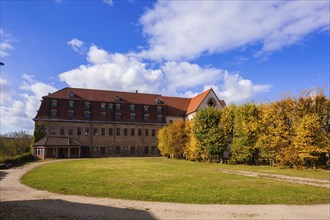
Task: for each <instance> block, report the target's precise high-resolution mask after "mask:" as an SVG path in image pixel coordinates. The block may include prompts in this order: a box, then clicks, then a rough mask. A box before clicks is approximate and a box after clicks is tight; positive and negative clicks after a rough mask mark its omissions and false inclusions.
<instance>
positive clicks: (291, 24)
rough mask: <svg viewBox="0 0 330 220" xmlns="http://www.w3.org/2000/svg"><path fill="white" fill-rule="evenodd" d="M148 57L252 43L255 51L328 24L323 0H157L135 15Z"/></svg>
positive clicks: (269, 48)
mask: <svg viewBox="0 0 330 220" xmlns="http://www.w3.org/2000/svg"><path fill="white" fill-rule="evenodd" d="M140 23H141V24H142V27H143V32H144V34H145V36H146V37H147V40H148V43H149V48H146V49H145V50H142V51H141V52H140V53H139V56H141V57H144V58H148V59H152V60H182V59H193V58H196V57H198V56H200V55H201V54H203V53H209V54H213V53H222V52H224V51H228V50H232V49H237V48H240V47H244V46H249V45H251V44H256V45H259V44H260V45H261V49H260V50H259V51H258V52H257V53H256V55H257V56H259V55H264V54H267V53H271V52H274V51H277V50H280V49H282V48H283V47H286V46H289V45H292V44H294V43H296V42H298V41H300V40H302V39H303V38H304V37H305V36H307V35H308V34H311V33H312V32H314V31H318V30H328V29H329V3H328V1H184V2H183V1H159V2H157V3H156V4H155V5H154V7H153V8H151V9H149V10H147V11H146V12H145V14H144V15H143V16H142V17H141V18H140Z"/></svg>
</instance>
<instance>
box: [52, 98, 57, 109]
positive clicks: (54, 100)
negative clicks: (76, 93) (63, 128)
mask: <svg viewBox="0 0 330 220" xmlns="http://www.w3.org/2000/svg"><path fill="white" fill-rule="evenodd" d="M52 107H54V108H56V107H57V100H56V99H53V100H52Z"/></svg>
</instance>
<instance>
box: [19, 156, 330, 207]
mask: <svg viewBox="0 0 330 220" xmlns="http://www.w3.org/2000/svg"><path fill="white" fill-rule="evenodd" d="M219 167H223V166H222V165H221V166H220V165H219V164H208V163H198V162H189V161H184V160H169V159H164V158H106V159H85V160H70V161H69V160H68V161H63V162H56V163H50V164H46V165H43V166H41V167H39V168H36V169H34V170H32V171H30V172H28V173H27V174H25V175H24V176H23V178H22V181H23V183H25V184H26V185H29V186H31V187H34V188H37V189H42V190H48V191H51V192H57V193H61V194H76V195H85V196H95V197H111V198H120V199H131V200H145V201H162V202H180V203H200V204H210V203H212V204H317V203H329V202H330V190H329V189H326V188H320V187H313V186H307V185H295V184H292V183H285V182H280V181H275V180H266V179H258V178H253V177H244V176H239V175H232V174H224V173H221V172H219V171H217V169H218V168H219Z"/></svg>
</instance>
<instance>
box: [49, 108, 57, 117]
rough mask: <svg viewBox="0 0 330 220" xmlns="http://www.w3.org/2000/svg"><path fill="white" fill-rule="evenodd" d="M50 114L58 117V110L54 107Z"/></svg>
mask: <svg viewBox="0 0 330 220" xmlns="http://www.w3.org/2000/svg"><path fill="white" fill-rule="evenodd" d="M50 114H51V116H52V117H53V118H55V117H57V110H56V109H52V110H51V113H50Z"/></svg>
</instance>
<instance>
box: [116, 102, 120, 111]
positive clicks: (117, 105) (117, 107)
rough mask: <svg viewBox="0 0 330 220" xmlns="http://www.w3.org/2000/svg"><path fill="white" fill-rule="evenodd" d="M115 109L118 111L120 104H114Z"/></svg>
mask: <svg viewBox="0 0 330 220" xmlns="http://www.w3.org/2000/svg"><path fill="white" fill-rule="evenodd" d="M116 111H120V104H118V103H117V104H116Z"/></svg>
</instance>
